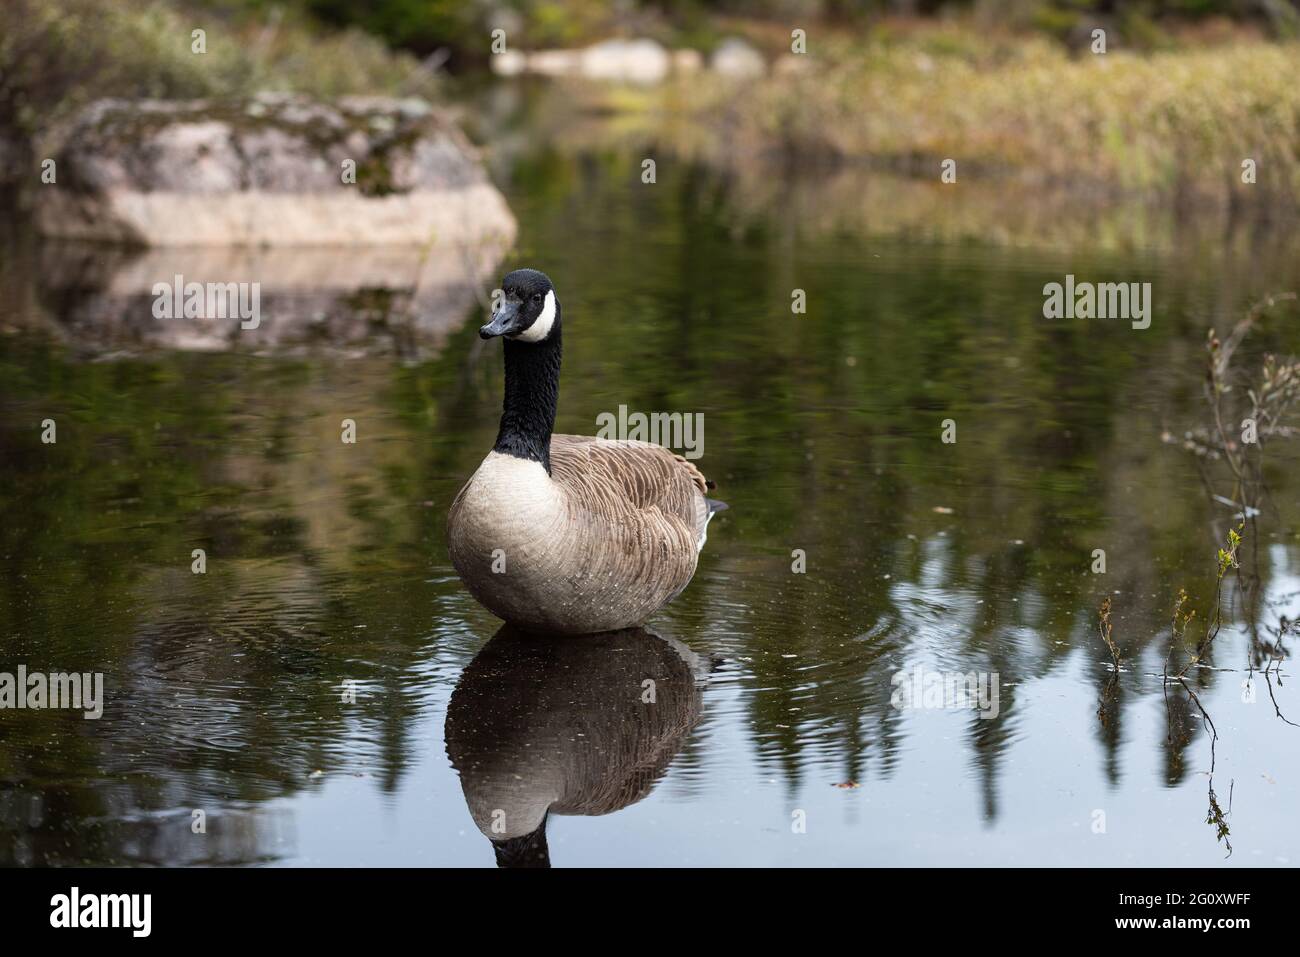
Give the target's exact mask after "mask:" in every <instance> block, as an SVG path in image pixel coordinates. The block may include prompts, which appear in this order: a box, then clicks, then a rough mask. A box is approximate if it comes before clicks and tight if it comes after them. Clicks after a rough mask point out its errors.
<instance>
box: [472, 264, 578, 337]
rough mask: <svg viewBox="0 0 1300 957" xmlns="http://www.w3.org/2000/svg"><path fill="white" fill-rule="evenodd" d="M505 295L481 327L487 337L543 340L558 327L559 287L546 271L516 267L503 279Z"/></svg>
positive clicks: (481, 332) (481, 333) (503, 292)
mask: <svg viewBox="0 0 1300 957" xmlns="http://www.w3.org/2000/svg"><path fill="white" fill-rule="evenodd" d="M501 293H502V295H501V297H500V298H499V299H498V300H497V304H496V308H494V309H493V310H492V321H491V322H489V323H488V324H487V325H485V326H483V327H482V328H481V329H479V331H478V334H479V336H480V337H482V338H484V339H494V338H496V337H497V336H505V337H506V338H507V339H513V340H515V341H516V342H533V343H536V342H543V341H545V340H546V339H548V338H549V337H550V336H551V334H552V333H553V332H554V330H555V326H556V320H557V318H558V316H559V311H560V308H559V303H558V302H557V301H556V299H555V287H554V286H552V285H551V280H550V279H549V278H547V276H546V274H545V273H542V272H538V271H537V270H536V269H516V270H515V271H514V272H512V273H509V274H507V275H506V277H505V278H504V279H502V280H501Z"/></svg>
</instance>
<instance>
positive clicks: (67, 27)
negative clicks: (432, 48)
mask: <svg viewBox="0 0 1300 957" xmlns="http://www.w3.org/2000/svg"><path fill="white" fill-rule="evenodd" d="M197 29H202V30H203V31H204V32H205V41H206V52H204V53H201V54H200V53H195V52H193V50H192V48H191V45H192V42H193V41H192V32H193V31H194V30H197ZM417 67H418V62H417V61H416V59H415V58H414V57H412V56H410V55H408V54H399V53H393V52H391V51H389V50H388V49H387V48H386V47H385V46H384V44H383V43H382V42H381V41H379V40H377V39H375V38H374V37H371V36H369V35H367V34H364V33H361V32H360V31H357V30H348V31H344V32H334V33H329V32H325V31H322V30H320V29H319V28H315V27H312V26H310V25H308V24H307V23H306V22H305V21H304V20H302V19H301V18H300V17H297V16H294V15H292V14H288V15H282V16H281V15H274V16H272V17H270V18H269V19H268V18H263V19H262V20H260V21H253V20H251V19H241V18H239V17H236V16H234V15H231V14H226V15H222V14H221V13H220V12H217V11H214V10H213V9H211V8H208V7H203V6H195V7H193V8H191V7H189V6H187V5H185V4H177V3H175V2H171V3H165V2H162V0H131V2H121V0H3V2H0V106H4V107H6V108H7V113H8V122H9V124H10V125H12V126H14V127H16V128H17V129H18V130H20V131H23V132H26V133H28V134H35V133H37V132H39V131H40V130H42V129H44V128H45V127H47V126H48V125H49V124H50V123H51V122H52V121H54V120H57V119H59V118H60V117H61V116H63V115H66V114H67V113H68V112H69V111H70V110H72V109H75V108H77V107H78V106H81V105H83V104H84V103H85V102H86V101H88V100H91V99H94V98H98V97H102V96H126V97H196V96H239V95H243V94H248V93H252V92H255V91H258V90H279V91H291V92H303V93H310V94H313V95H317V96H324V97H328V96H335V95H339V94H345V93H381V92H382V93H393V92H399V91H404V92H410V93H423V94H426V95H427V94H429V93H430V92H431V87H432V81H431V80H429V79H428V78H427V77H425V76H424V75H422V74H421V73H420V71H419V70H418V69H417Z"/></svg>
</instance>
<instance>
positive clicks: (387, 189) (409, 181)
mask: <svg viewBox="0 0 1300 957" xmlns="http://www.w3.org/2000/svg"><path fill="white" fill-rule="evenodd" d="M60 140H61V142H62V143H63V146H62V147H61V148H60V149H59V151H58V153H57V154H56V160H57V164H58V167H57V168H58V178H57V183H56V184H54V185H45V186H43V187H42V188H41V189H40V190H39V192H38V195H37V200H38V205H37V221H38V225H39V227H40V229H41V231H42V232H43V233H45V234H46V235H50V236H60V237H66V238H75V239H95V240H118V241H127V242H135V243H143V244H145V245H153V246H173V245H237V246H244V245H254V246H262V245H344V246H358V245H388V244H404V245H429V244H432V245H435V246H437V245H446V246H452V247H454V246H465V245H476V244H479V243H482V242H490V243H493V244H501V243H509V242H511V241H512V240H513V238H514V235H515V230H516V224H515V220H514V217H513V216H512V215H511V213H510V210H509V208H508V206H507V205H506V201H505V198H504V197H503V196H502V195H501V193H500V192H499V191H498V190H497V189H496V187H495V186H493V185H492V183H491V182H489V180H488V178H487V174H486V173H485V172H484V169H483V167H482V165H481V164H480V162H479V160H478V157H477V155H476V154H475V152H474V150H473V148H472V147H471V145H470V144H469V142H468V141H467V140H466V139H465V137H464V135H463V134H462V133H461V132H460V130H459V129H457V128H456V126H455V125H454V124H453V123H451V122H450V121H449V120H448V119H447V118H446V117H445V116H443V115H442V114H440V113H438V112H436V111H435V110H433V109H432V108H431V107H430V106H429V104H427V103H425V102H424V101H422V100H394V99H382V98H374V97H369V98H360V97H353V98H345V99H343V100H340V101H339V102H338V103H337V104H335V105H325V104H321V103H315V102H312V101H310V100H307V99H304V98H300V97H291V96H283V95H262V96H258V97H256V98H254V99H252V100H248V101H242V102H235V103H220V102H215V101H205V100H196V101H186V102H173V101H158V100H140V101H126V100H102V101H100V102H98V103H95V104H93V105H92V106H90V107H88V108H87V109H86V110H85V112H83V113H82V114H81V115H80V117H79V118H78V119H77V120H76V121H75V122H74V123H73V125H72V126H71V128H70V129H69V130H68V131H67V132H66V134H65V135H63V136H62V137H60ZM349 163H352V164H355V182H346V181H345V175H344V174H345V169H346V167H347V164H349Z"/></svg>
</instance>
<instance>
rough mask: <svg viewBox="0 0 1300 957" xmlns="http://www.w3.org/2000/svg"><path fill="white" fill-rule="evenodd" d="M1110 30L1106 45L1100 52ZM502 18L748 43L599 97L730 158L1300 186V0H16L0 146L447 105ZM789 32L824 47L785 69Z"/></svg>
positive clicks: (1156, 188)
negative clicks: (736, 79) (287, 97)
mask: <svg viewBox="0 0 1300 957" xmlns="http://www.w3.org/2000/svg"><path fill="white" fill-rule="evenodd" d="M1097 27H1102V28H1104V29H1105V30H1106V40H1107V56H1106V57H1095V56H1091V55H1090V54H1089V44H1090V43H1091V36H1092V31H1093V30H1094V29H1096V28H1097ZM497 28H501V29H504V30H505V31H506V36H507V42H508V45H509V47H510V48H511V49H513V50H521V51H527V50H538V49H549V48H555V47H575V46H582V45H587V44H591V43H594V42H597V41H599V40H602V39H607V38H611V37H637V38H649V39H653V40H656V41H658V42H660V43H661V44H663V45H664V46H666V47H668V48H673V49H682V48H688V49H694V50H698V51H700V52H701V53H703V54H705V55H707V54H708V53H709V52H710V51H711V50H713V49H714V48H715V47H716V46H717V45H718V44H719V43H720V42H721V41H722V40H724V39H727V38H731V37H741V38H744V39H745V40H747V41H748V42H749V43H750V44H751V45H752V46H753V47H754V48H756V49H757V50H758V51H760V52H761V53H762V54H763V56H764V58H765V59H766V60H767V62H768V63H769V64H770V65H771V69H770V70H769V75H768V76H767V77H766V78H765V79H764V80H761V81H758V82H755V83H753V84H751V85H748V86H746V87H745V92H746V95H745V96H744V97H738V96H736V95H735V93H736V88H735V86H734V85H729V84H726V83H718V82H715V81H716V78H715V77H713V76H712V74H711V73H710V72H705V73H700V74H691V75H687V76H685V77H677V78H676V82H675V83H668V84H664V85H663V86H662V87H660V88H657V89H656V90H655V91H653V93H654V95H651V96H647V95H645V91H634V90H622V91H618V90H615V91H612V92H609V91H607V92H606V94H605V95H604V98H603V100H602V102H601V104H600V108H601V109H603V110H606V111H608V112H623V113H638V112H639V113H641V114H643V115H644V116H647V117H650V118H651V119H652V120H654V121H656V122H659V121H661V120H663V119H665V118H668V119H671V120H672V121H674V122H676V121H679V120H683V119H684V120H686V121H687V122H688V125H687V126H685V127H683V126H682V125H681V124H680V123H678V124H677V126H676V128H675V132H676V133H677V134H682V133H683V132H684V133H685V134H686V135H685V137H682V136H680V135H679V137H678V138H679V139H681V140H683V141H685V140H689V139H690V138H691V134H692V133H694V134H695V139H696V140H698V141H701V142H703V143H705V144H708V143H709V142H710V141H711V142H712V143H713V144H714V146H715V148H716V147H721V150H720V151H721V152H722V153H723V154H725V155H726V156H733V157H734V156H736V155H738V154H742V153H743V154H745V155H749V154H771V155H776V156H778V157H779V158H781V159H783V160H785V161H795V162H802V163H805V164H806V163H812V162H818V161H822V160H825V159H828V158H829V159H832V160H836V161H839V160H845V159H848V160H864V159H865V160H869V161H871V162H874V163H877V164H880V163H884V164H887V165H890V166H892V167H899V166H902V167H917V166H921V167H923V168H924V169H925V170H927V173H928V171H929V170H930V168H931V167H932V166H933V165H934V162H935V161H936V160H937V159H938V158H942V157H948V156H957V157H961V158H962V159H963V161H964V163H965V164H967V166H966V168H967V169H972V168H973V169H980V170H987V171H991V172H1005V171H1008V170H1010V171H1029V172H1031V173H1032V174H1033V175H1035V176H1037V177H1039V178H1045V177H1052V178H1059V177H1060V176H1061V175H1062V174H1066V175H1068V174H1076V175H1077V177H1078V179H1079V180H1080V181H1081V182H1083V183H1084V184H1085V185H1093V186H1096V185H1098V184H1100V185H1102V186H1104V187H1105V188H1106V189H1122V190H1128V191H1135V192H1156V193H1161V192H1165V193H1168V192H1172V191H1179V192H1186V191H1189V190H1190V192H1192V193H1201V194H1207V195H1212V196H1214V197H1215V198H1217V199H1219V200H1224V199H1227V200H1229V201H1232V199H1233V196H1232V194H1233V191H1234V190H1236V191H1237V192H1239V193H1240V192H1241V190H1239V189H1236V188H1237V185H1238V184H1237V182H1236V181H1237V180H1238V179H1239V175H1238V173H1239V167H1240V164H1241V161H1242V158H1243V157H1249V158H1252V159H1254V160H1255V161H1256V163H1257V164H1258V166H1259V167H1260V169H1261V174H1260V178H1259V181H1260V184H1261V187H1262V188H1261V189H1258V190H1251V191H1249V192H1250V193H1252V194H1260V193H1268V194H1270V195H1271V196H1273V197H1284V198H1289V199H1294V198H1295V197H1296V196H1300V146H1297V144H1298V143H1300V90H1298V89H1297V87H1296V84H1295V83H1294V77H1295V74H1296V66H1297V64H1298V63H1300V40H1298V39H1297V38H1298V37H1300V3H1297V0H1225V2H1213V0H1137V2H1131V3H1129V2H1116V0H1110V2H1103V0H966V2H959V0H932V2H920V0H910V2H908V0H759V2H756V3H742V2H739V0H721V2H709V0H662V2H649V0H490V2H489V0H469V2H457V0H373V2H368V3H354V2H351V0H138V2H131V3H122V2H118V0H6V2H5V3H4V4H0V158H3V157H4V156H5V155H6V154H12V152H13V151H15V150H20V149H22V148H26V149H27V150H28V151H29V152H30V149H31V147H30V144H31V143H32V142H33V141H35V140H36V139H38V138H39V137H40V136H41V135H42V134H44V133H46V132H48V131H50V130H52V129H57V128H58V124H59V121H61V120H63V119H64V118H65V117H67V116H68V115H69V114H70V113H71V112H73V111H75V110H76V109H78V108H79V107H81V106H82V105H84V104H85V103H86V102H88V101H89V100H91V99H93V98H97V97H102V96H106V95H107V96H126V97H180V98H188V97H199V96H243V95H248V94H251V93H253V92H256V91H259V90H266V89H271V90H278V91H289V92H302V93H307V94H312V95H315V96H320V97H332V96H336V95H339V94H342V93H383V94H389V95H420V96H424V97H427V98H431V99H443V100H447V101H454V100H456V99H457V96H456V93H455V92H454V87H455V85H456V84H461V83H471V84H472V83H474V82H476V78H478V77H482V76H486V75H487V74H488V73H489V72H490V71H489V65H490V56H491V52H490V50H491V47H490V44H491V31H492V30H494V29H497ZM794 28H801V29H804V30H805V31H806V32H807V35H808V38H809V39H808V54H809V55H808V56H806V57H799V58H797V59H798V60H799V61H800V62H798V63H794V64H791V63H790V62H789V61H791V60H793V59H796V58H793V57H792V56H791V54H790V43H791V30H792V29H794ZM195 29H203V30H204V31H205V32H206V39H207V51H206V54H205V55H204V56H201V57H199V56H195V55H193V54H192V53H191V49H190V42H191V41H190V36H191V31H193V30H195ZM783 61H786V62H784V63H783ZM1117 63H1118V64H1121V65H1122V68H1120V69H1114V68H1113V67H1115V66H1116V64H1117ZM783 66H792V67H798V69H793V68H792V69H782V67H783ZM690 124H693V127H692V126H691V125H690ZM672 125H673V124H672V123H663V122H660V123H659V126H660V128H661V129H662V130H668V129H669V128H670V127H671V126H672ZM719 131H721V133H723V134H724V135H723V136H718V135H716V134H717V133H718V132H719ZM15 144H17V145H15ZM704 158H706V159H708V158H709V157H707V156H705V157H704ZM0 165H6V166H10V167H12V166H14V165H18V164H16V163H15V162H13V161H5V162H4V163H3V164H0Z"/></svg>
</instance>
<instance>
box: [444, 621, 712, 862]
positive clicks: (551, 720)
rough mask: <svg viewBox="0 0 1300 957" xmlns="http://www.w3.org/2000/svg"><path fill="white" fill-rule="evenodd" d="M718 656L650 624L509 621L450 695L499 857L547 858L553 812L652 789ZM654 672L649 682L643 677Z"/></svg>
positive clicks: (687, 728) (616, 801)
mask: <svg viewBox="0 0 1300 957" xmlns="http://www.w3.org/2000/svg"><path fill="white" fill-rule="evenodd" d="M710 668H711V662H709V661H708V660H707V659H704V658H701V657H700V656H698V655H696V654H695V653H694V652H692V651H691V650H690V649H689V648H687V647H686V646H685V645H683V644H682V643H681V642H679V641H674V640H673V639H671V638H664V637H661V636H659V635H656V634H653V633H652V632H649V631H646V630H645V629H644V628H631V629H627V630H625V631H618V632H610V633H606V634H603V635H593V636H591V637H590V638H585V639H583V640H582V641H573V640H570V639H567V638H565V637H562V636H547V635H537V634H535V633H528V632H524V631H521V630H519V629H518V628H515V627H513V626H511V625H503V626H502V627H501V629H500V630H499V631H498V632H497V633H496V634H495V635H494V636H493V637H492V638H491V639H490V640H489V641H488V643H487V644H485V645H484V646H483V648H482V649H481V650H480V651H479V653H478V654H477V655H475V656H474V660H473V661H471V662H470V663H469V666H468V667H467V668H466V669H465V671H464V672H463V673H462V674H461V676H460V680H459V681H458V682H457V683H456V688H455V690H454V691H453V692H452V694H451V701H449V702H448V704H447V720H446V741H447V755H448V757H449V758H450V759H451V763H452V766H453V767H454V768H455V769H456V771H457V773H458V774H459V775H460V786H461V790H462V791H463V792H464V794H465V803H466V805H467V806H468V807H469V812H470V816H471V817H472V818H473V819H474V824H475V825H476V826H477V827H478V829H479V830H480V831H481V832H482V834H483V836H484V837H486V838H488V840H490V841H491V842H492V850H493V852H494V853H495V854H496V859H497V863H498V864H499V865H500V866H502V867H539V866H540V867H546V866H549V863H550V861H549V854H548V851H547V843H546V822H547V819H548V818H549V816H550V815H552V814H557V815H574V816H595V815H600V814H611V813H613V812H614V811H618V810H621V809H622V808H625V807H628V806H629V805H632V804H635V803H636V802H638V801H640V800H641V799H642V798H644V797H645V796H646V795H648V794H649V793H650V792H651V790H652V789H653V788H654V786H655V784H656V783H657V782H658V781H659V780H660V778H662V777H663V775H664V774H665V772H666V771H667V770H668V767H669V765H670V764H671V763H672V761H673V758H674V757H676V755H677V753H678V752H679V751H680V750H681V748H682V745H683V744H684V743H685V742H686V738H687V736H688V735H689V734H690V732H691V729H693V728H694V727H695V725H696V723H697V722H698V721H699V719H700V714H701V712H702V708H703V684H704V681H705V680H706V676H707V674H708V672H709V670H710ZM647 681H650V682H653V684H647Z"/></svg>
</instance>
